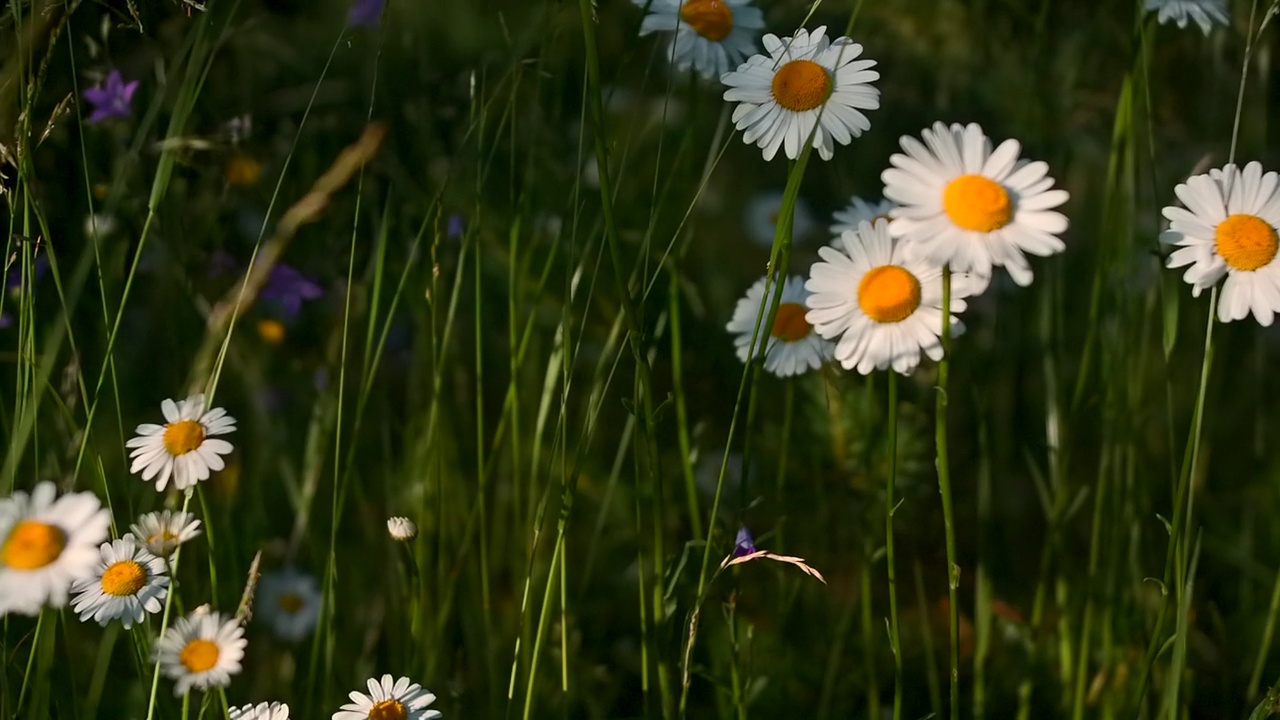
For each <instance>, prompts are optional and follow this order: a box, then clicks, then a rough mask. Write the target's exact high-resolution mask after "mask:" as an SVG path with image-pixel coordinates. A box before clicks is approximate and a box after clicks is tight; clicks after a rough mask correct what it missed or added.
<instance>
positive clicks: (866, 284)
mask: <svg viewBox="0 0 1280 720" xmlns="http://www.w3.org/2000/svg"><path fill="white" fill-rule="evenodd" d="M889 227H890V223H887V222H885V221H883V220H881V221H879V222H877V223H875V224H874V225H872V224H871V223H868V222H863V223H862V224H861V225H859V226H858V231H857V232H853V231H846V232H844V233H842V234H841V235H840V237H839V238H838V239H837V240H836V241H835V242H834V243H832V245H830V246H828V247H824V248H821V249H819V250H818V254H819V255H820V256H821V257H822V260H821V261H819V262H816V263H814V264H813V266H812V267H811V268H809V281H808V282H807V283H805V288H806V289H808V290H809V292H810V295H809V300H808V305H809V308H810V309H809V313H808V315H807V316H806V317H807V319H808V321H809V322H811V323H813V327H814V329H816V330H817V332H818V334H820V335H822V336H823V337H825V338H828V339H830V340H837V341H838V342H837V344H836V349H835V357H836V360H839V361H840V364H841V365H842V366H844V368H845V369H846V370H852V369H855V368H856V369H857V371H858V372H860V373H862V374H863V375H867V374H869V373H870V372H871V371H872V370H884V369H886V368H893V370H894V371H895V372H898V373H901V374H903V375H909V374H910V373H911V372H912V371H913V370H915V369H916V366H917V365H918V364H919V363H920V355H921V354H924V355H926V356H927V357H928V358H929V359H930V360H935V361H936V360H941V359H942V341H941V339H940V336H941V334H942V268H941V266H939V265H936V264H933V263H930V262H929V261H928V260H923V259H912V258H910V257H908V255H907V253H905V252H904V250H905V249H906V246H907V243H906V242H904V241H902V240H896V239H894V238H892V237H891V236H890V235H889ZM973 287H974V282H973V281H972V279H971V278H970V277H969V276H967V275H964V274H953V275H952V276H951V311H952V312H953V313H957V312H963V311H964V309H965V302H964V298H965V297H967V296H968V295H971V294H972V291H973ZM962 332H964V325H963V324H961V322H960V320H959V318H957V317H955V316H954V315H952V317H951V333H952V335H953V336H955V335H959V334H960V333H962Z"/></svg>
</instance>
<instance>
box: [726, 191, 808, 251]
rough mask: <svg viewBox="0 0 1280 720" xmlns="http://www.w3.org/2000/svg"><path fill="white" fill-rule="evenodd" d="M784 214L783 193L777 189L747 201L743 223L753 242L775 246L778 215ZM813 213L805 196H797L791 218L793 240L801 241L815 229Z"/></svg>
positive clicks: (763, 245)
mask: <svg viewBox="0 0 1280 720" xmlns="http://www.w3.org/2000/svg"><path fill="white" fill-rule="evenodd" d="M781 214H782V193H781V192H778V191H776V190H774V191H769V192H763V193H759V194H757V195H756V196H755V197H753V198H751V200H750V201H749V202H747V211H746V215H745V217H744V218H743V225H744V226H745V228H746V231H747V237H749V238H751V242H753V243H755V244H757V245H760V246H762V247H773V234H774V232H775V231H777V229H778V216H779V215H781ZM813 225H814V221H813V213H812V212H810V211H809V203H807V202H805V199H804V198H801V197H798V198H796V207H795V215H793V216H792V220H791V241H792V242H793V243H799V242H800V241H801V239H803V238H804V236H806V235H808V234H809V233H810V232H811V231H812V230H813Z"/></svg>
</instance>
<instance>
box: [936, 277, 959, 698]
mask: <svg viewBox="0 0 1280 720" xmlns="http://www.w3.org/2000/svg"><path fill="white" fill-rule="evenodd" d="M941 339H942V361H941V362H940V363H938V387H937V391H938V392H937V396H936V399H937V404H936V406H935V411H936V419H935V423H936V427H935V428H934V433H935V435H934V439H935V442H936V444H937V454H938V492H939V494H941V495H942V523H943V526H944V528H945V532H946V538H947V600H948V602H947V610H948V615H949V616H950V618H949V619H950V625H951V720H959V718H960V604H959V602H958V599H957V595H958V593H957V590H958V589H959V588H960V566H959V565H958V564H956V528H955V522H954V520H953V514H954V513H953V510H952V502H951V467H950V464H949V462H948V455H947V378H948V376H949V375H950V370H951V367H950V366H951V266H950V265H946V266H944V267H943V268H942V338H941Z"/></svg>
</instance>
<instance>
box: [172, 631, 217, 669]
mask: <svg viewBox="0 0 1280 720" xmlns="http://www.w3.org/2000/svg"><path fill="white" fill-rule="evenodd" d="M178 661H179V662H181V663H182V667H184V668H186V669H187V670H188V671H189V672H193V673H201V672H205V671H206V670H208V669H210V668H212V667H213V666H214V665H216V664H218V645H217V644H216V643H214V642H212V641H210V640H202V639H199V638H197V639H195V640H192V641H191V642H189V643H187V646H186V647H184V648H182V653H181V654H180V655H179V656H178Z"/></svg>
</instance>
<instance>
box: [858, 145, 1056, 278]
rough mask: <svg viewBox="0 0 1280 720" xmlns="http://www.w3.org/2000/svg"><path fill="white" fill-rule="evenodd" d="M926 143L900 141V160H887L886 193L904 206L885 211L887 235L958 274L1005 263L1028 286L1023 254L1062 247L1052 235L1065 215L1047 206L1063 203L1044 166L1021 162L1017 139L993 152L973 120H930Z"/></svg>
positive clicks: (1027, 265)
mask: <svg viewBox="0 0 1280 720" xmlns="http://www.w3.org/2000/svg"><path fill="white" fill-rule="evenodd" d="M922 135H923V136H924V143H921V142H920V141H919V140H916V139H915V138H913V137H909V136H903V138H902V149H903V150H905V151H906V154H905V155H902V154H894V155H893V156H892V157H890V158H889V162H890V164H892V165H893V167H891V168H889V169H887V170H885V171H884V173H883V174H882V175H881V180H883V181H884V184H885V188H884V196H885V197H886V198H888V199H889V200H893V201H894V202H897V203H898V204H899V205H901V207H898V208H895V209H894V210H892V211H891V212H890V215H891V216H892V218H893V222H891V223H889V232H890V233H892V234H893V236H894V237H900V238H905V239H907V240H910V241H912V243H911V244H910V246H909V248H910V254H911V255H913V256H916V257H920V258H924V259H926V260H928V261H929V262H930V263H933V264H935V265H947V264H950V265H951V269H952V270H955V271H957V272H973V273H975V274H977V275H979V276H981V277H983V278H989V277H990V275H991V268H992V267H993V266H1003V267H1004V268H1005V269H1006V270H1008V271H1009V275H1010V277H1012V278H1013V281H1014V282H1016V283H1017V284H1019V285H1022V286H1026V285H1029V284H1031V279H1032V274H1031V265H1030V263H1028V262H1027V258H1026V255H1024V253H1029V254H1031V255H1038V256H1041V257H1046V256H1048V255H1052V254H1054V253H1056V252H1061V251H1062V250H1063V248H1064V247H1065V245H1063V243H1062V240H1061V239H1060V238H1058V236H1057V233H1061V232H1062V231H1064V230H1066V229H1067V218H1066V217H1064V216H1063V215H1062V213H1059V212H1054V211H1052V210H1051V208H1055V207H1058V206H1059V205H1061V204H1063V203H1064V202H1066V201H1067V197H1068V196H1067V191H1066V190H1061V189H1059V190H1051V189H1050V188H1051V187H1052V186H1053V178H1050V177H1048V172H1049V166H1048V164H1046V163H1044V162H1039V161H1037V162H1030V161H1027V160H1019V159H1018V151H1019V147H1020V146H1019V145H1018V141H1017V140H1005V141H1004V142H1002V143H1000V146H999V147H997V148H996V149H995V150H994V151H993V150H992V149H991V140H990V139H989V138H987V136H986V135H984V134H983V132H982V128H981V127H979V126H978V125H977V123H970V124H969V125H967V126H962V125H959V124H953V125H951V127H947V126H946V125H944V124H942V123H940V122H939V123H934V125H933V128H932V129H931V130H925V131H924V132H923V133H922Z"/></svg>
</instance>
